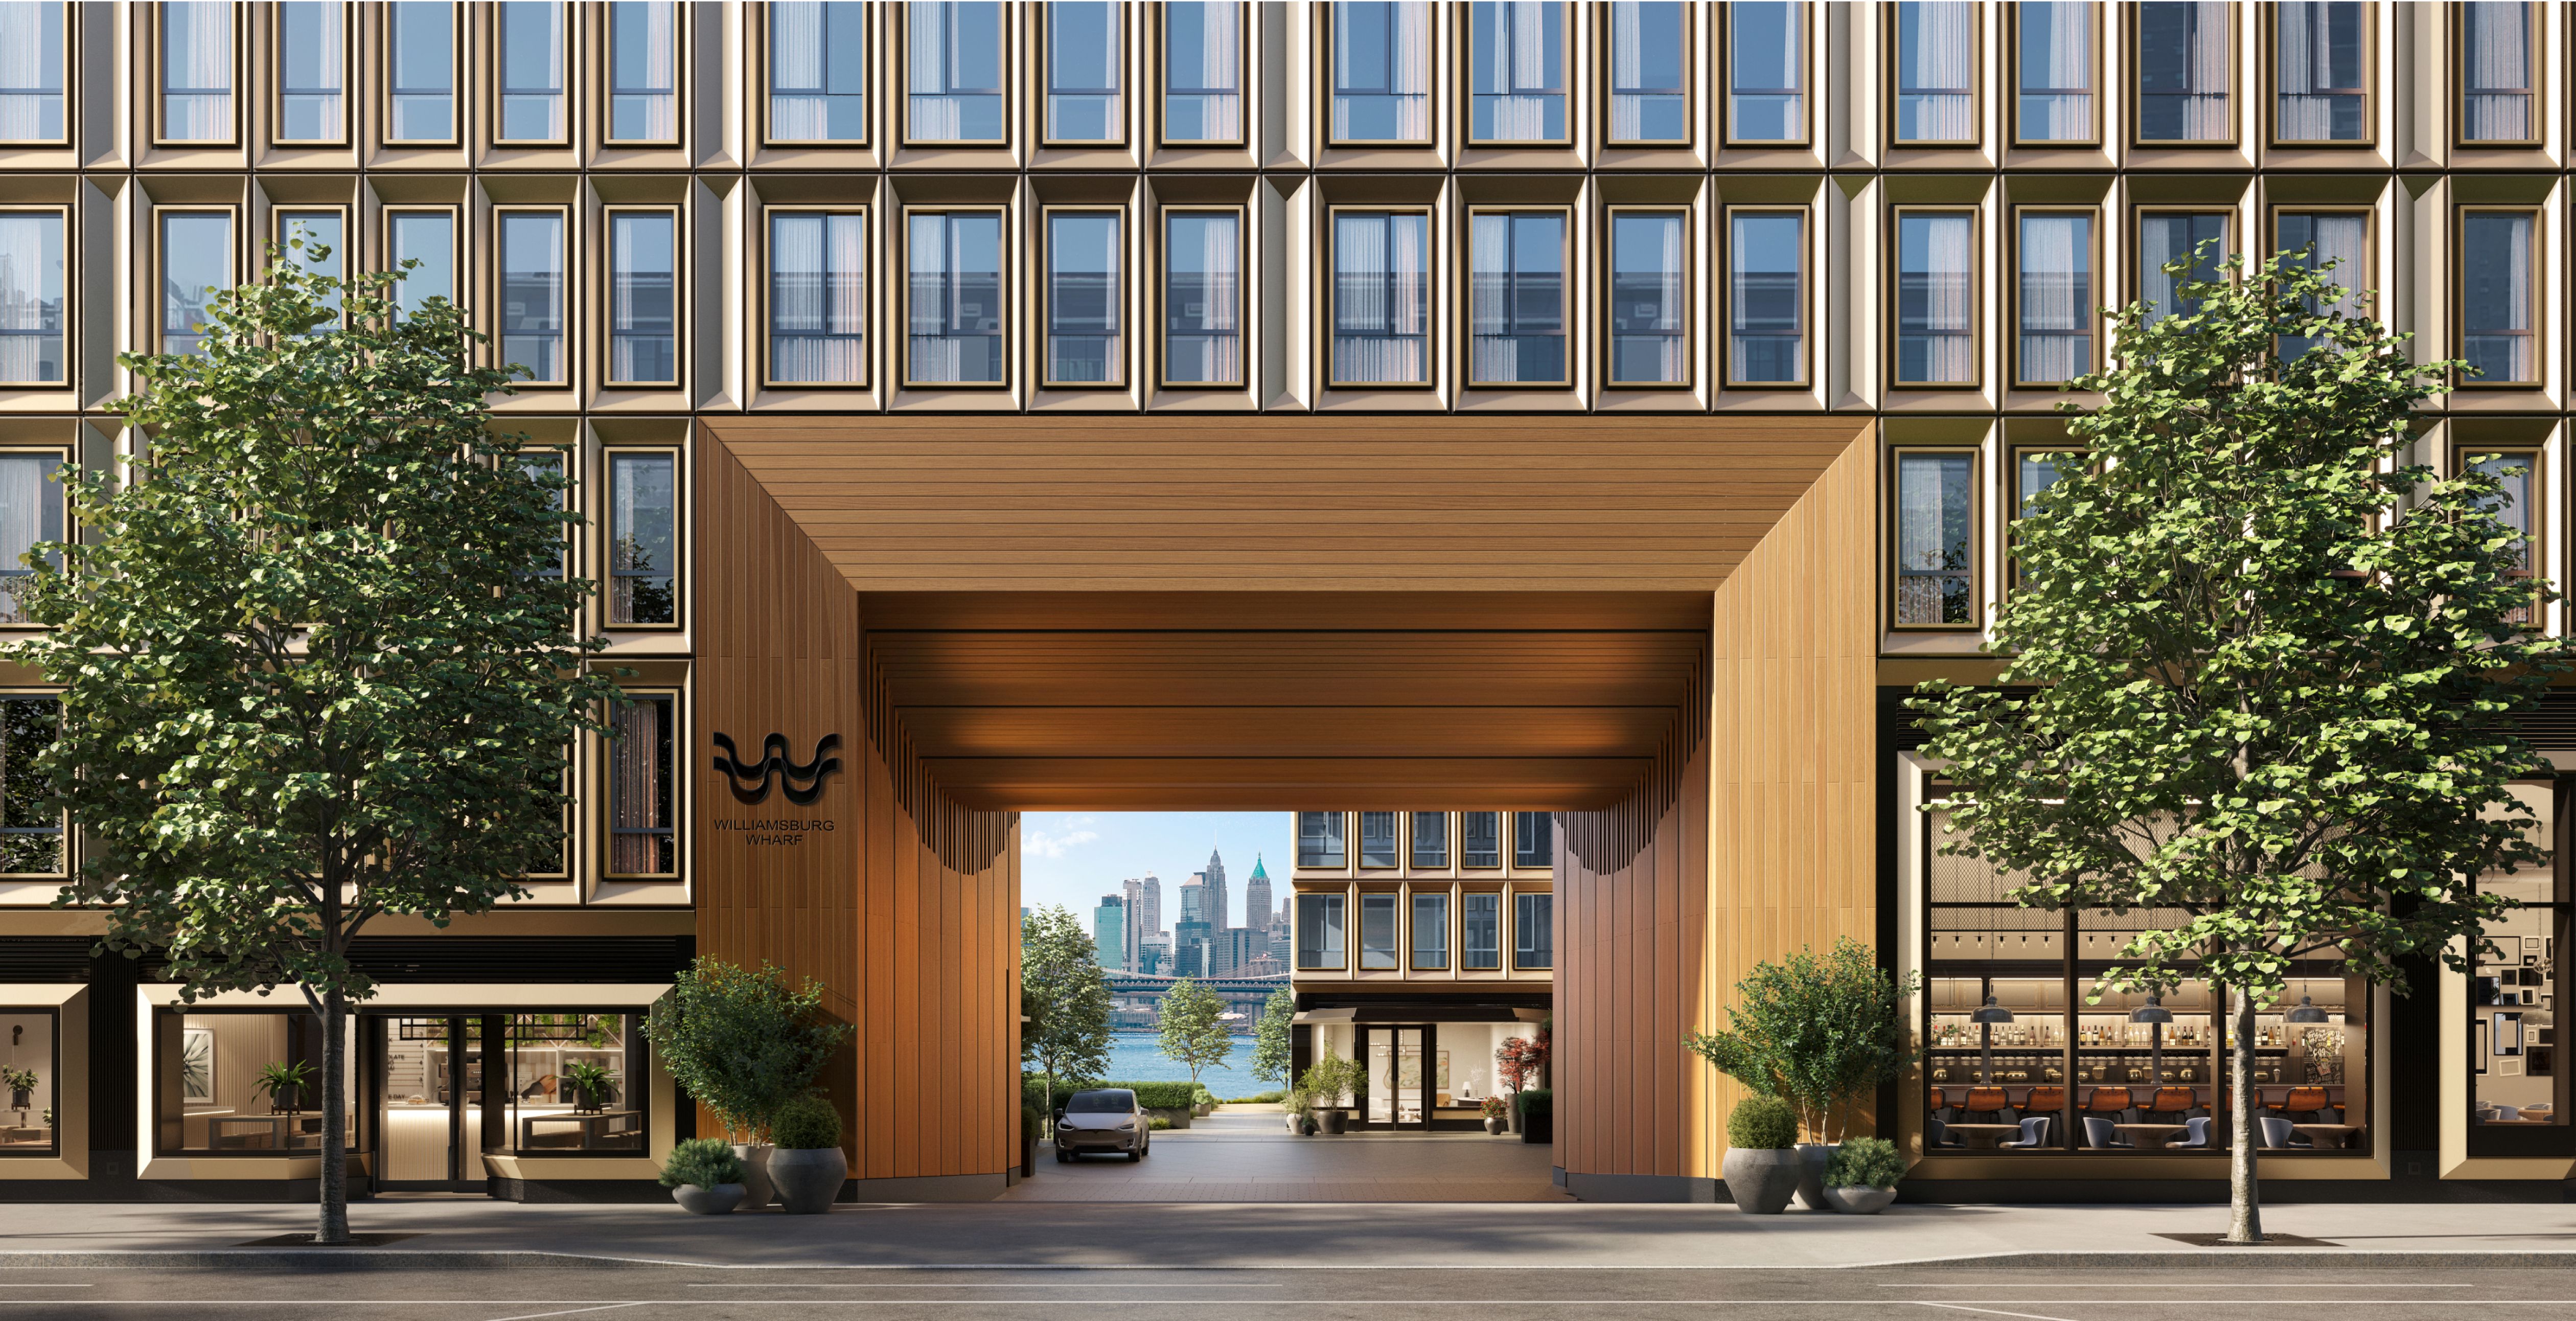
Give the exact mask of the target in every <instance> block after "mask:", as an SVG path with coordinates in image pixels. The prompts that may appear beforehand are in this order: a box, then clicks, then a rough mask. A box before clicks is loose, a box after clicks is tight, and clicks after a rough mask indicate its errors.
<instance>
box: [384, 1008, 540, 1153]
mask: <svg viewBox="0 0 2576 1321" xmlns="http://www.w3.org/2000/svg"><path fill="white" fill-rule="evenodd" d="M368 1023H369V1036H368V1040H369V1047H370V1053H371V1054H373V1055H374V1057H375V1064H376V1070H375V1082H376V1099H377V1103H376V1115H377V1124H376V1134H375V1136H376V1141H375V1158H376V1180H377V1186H378V1187H381V1188H390V1189H414V1190H427V1189H455V1190H460V1191H475V1192H479V1191H482V1190H483V1188H484V1187H485V1179H486V1174H485V1170H484V1165H483V1158H482V1153H484V1152H486V1151H496V1150H499V1149H500V1148H499V1146H498V1145H497V1143H498V1142H499V1141H500V1140H501V1138H500V1135H499V1133H498V1130H499V1129H500V1128H501V1127H502V1125H500V1124H497V1123H496V1124H494V1125H492V1128H493V1130H494V1131H493V1132H489V1133H487V1131H486V1125H485V1116H486V1115H490V1116H492V1117H494V1118H495V1119H499V1118H502V1107H503V1106H504V1105H506V1101H504V1100H503V1099H502V1098H500V1097H491V1096H487V1095H486V1091H487V1089H492V1088H498V1087H503V1086H506V1077H505V1074H504V1072H503V1071H502V1070H498V1069H494V1070H487V1069H485V1067H484V1061H485V1060H487V1059H505V1058H507V1056H506V1053H505V1052H503V1051H501V1050H499V1049H497V1047H498V1044H499V1041H500V1038H501V1034H502V1033H503V1032H504V1031H505V1030H506V1023H507V1020H506V1019H502V1018H499V1017H465V1016H462V1015H451V1016H440V1017H411V1018H395V1017H372V1018H370V1019H369V1020H368Z"/></svg>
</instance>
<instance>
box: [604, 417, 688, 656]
mask: <svg viewBox="0 0 2576 1321" xmlns="http://www.w3.org/2000/svg"><path fill="white" fill-rule="evenodd" d="M608 501H609V506H608V622H609V623H611V624H677V623H679V622H680V593H679V579H678V577H677V576H676V567H677V565H678V564H679V562H680V456H679V454H678V452H676V451H673V450H612V451H610V452H609V455H608Z"/></svg>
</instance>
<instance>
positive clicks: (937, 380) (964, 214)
mask: <svg viewBox="0 0 2576 1321" xmlns="http://www.w3.org/2000/svg"><path fill="white" fill-rule="evenodd" d="M905 226H906V229H907V238H906V242H905V245H904V246H905V248H906V250H907V251H906V254H905V255H906V260H908V261H909V262H910V264H911V265H910V273H911V286H910V289H909V294H908V296H909V298H910V300H911V306H910V307H909V308H907V309H906V316H907V319H908V320H909V322H910V325H909V327H908V333H907V335H906V338H905V342H904V362H905V363H906V364H907V367H906V374H907V375H908V376H909V377H910V378H911V379H912V380H913V381H916V382H920V383H923V384H961V385H999V384H1001V383H1002V381H1003V379H1004V378H1003V374H1002V368H1003V356H1002V355H1003V347H1002V313H1003V307H1002V217H1001V216H1000V215H999V214H998V213H996V212H991V211H916V212H913V213H912V214H911V215H910V216H909V217H907V218H906V220H905Z"/></svg>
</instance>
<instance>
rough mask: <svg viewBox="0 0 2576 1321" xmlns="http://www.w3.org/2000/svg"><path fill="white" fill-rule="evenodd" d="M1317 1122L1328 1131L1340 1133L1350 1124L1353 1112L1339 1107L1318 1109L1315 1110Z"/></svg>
mask: <svg viewBox="0 0 2576 1321" xmlns="http://www.w3.org/2000/svg"><path fill="white" fill-rule="evenodd" d="M1315 1122H1316V1123H1317V1124H1319V1125H1322V1127H1323V1130H1324V1131H1325V1132H1327V1133H1339V1132H1341V1131H1342V1130H1343V1129H1345V1128H1348V1127H1349V1126H1350V1122H1351V1112H1350V1111H1348V1110H1343V1109H1339V1108H1333V1109H1327V1110H1318V1111H1316V1112H1315Z"/></svg>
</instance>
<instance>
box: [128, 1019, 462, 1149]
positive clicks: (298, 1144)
mask: <svg viewBox="0 0 2576 1321" xmlns="http://www.w3.org/2000/svg"><path fill="white" fill-rule="evenodd" d="M356 1019H357V1015H355V1014H352V1015H350V1016H349V1027H350V1031H351V1035H353V1036H354V1035H355V1032H356V1027H357V1024H356ZM152 1037H153V1050H152V1063H151V1065H150V1068H151V1070H152V1073H153V1075H154V1076H153V1077H152V1079H151V1083H152V1095H153V1097H154V1098H155V1099H154V1105H153V1110H154V1125H153V1127H154V1129H155V1130H156V1131H155V1133H154V1137H153V1141H154V1145H155V1146H156V1147H157V1148H158V1149H159V1151H160V1152H162V1153H164V1154H167V1153H174V1152H186V1153H188V1154H190V1155H217V1156H226V1155H245V1156H275V1155H276V1154H278V1153H279V1152H281V1151H297V1150H301V1151H306V1152H311V1151H316V1150H319V1149H320V1148H321V1146H322V1115H321V1113H320V1111H321V1109H322V1077H321V1072H322V1040H323V1038H322V1020H321V1019H320V1018H319V1017H318V1016H316V1015H314V1014H312V1013H309V1012H307V1011H305V1010H303V1009H300V1008H299V1009H297V1010H296V1011H295V1012H293V1013H271V1014H254V1013H237V1012H229V1011H226V1012H202V1011H192V1010H177V1009H165V1010H160V1011H157V1012H155V1013H154V1014H153V1015H152ZM357 1057H358V1053H357V1052H356V1051H354V1050H344V1051H343V1052H342V1053H341V1056H340V1058H341V1060H342V1061H343V1063H344V1065H345V1066H346V1068H347V1069H348V1071H349V1072H348V1073H344V1074H343V1081H342V1085H341V1096H342V1098H343V1101H344V1103H346V1104H352V1105H354V1103H355V1102H356V1101H357V1098H358V1090H357V1088H356V1087H355V1086H354V1085H352V1083H353V1079H352V1078H351V1076H350V1075H351V1074H354V1073H355V1071H356V1067H357ZM271 1065H285V1066H287V1067H289V1068H293V1069H298V1070H299V1071H300V1074H301V1076H302V1077H303V1078H304V1079H305V1081H304V1083H303V1084H302V1085H300V1086H293V1085H285V1084H283V1083H282V1082H281V1083H280V1084H279V1085H277V1086H274V1087H272V1086H271V1085H270V1082H269V1080H268V1079H267V1078H264V1077H262V1076H261V1075H262V1074H263V1072H264V1071H266V1070H267V1069H268V1067H269V1066H271ZM405 1094H406V1095H408V1094H409V1093H405ZM349 1117H350V1116H349V1115H348V1114H346V1113H345V1112H344V1113H343V1115H342V1119H343V1121H344V1122H345V1121H346V1120H347V1119H348V1118H349ZM438 1128H439V1133H440V1135H441V1137H442V1139H443V1138H444V1136H445V1133H446V1128H447V1121H446V1118H445V1116H444V1114H442V1115H441V1117H440V1119H439V1125H438ZM347 1131H348V1132H349V1134H350V1136H351V1141H350V1146H351V1147H352V1149H355V1148H356V1147H357V1145H358V1144H357V1141H356V1129H355V1128H354V1127H352V1128H350V1129H348V1130H347ZM440 1177H442V1178H444V1177H446V1176H445V1175H443V1174H442V1175H441V1176H440Z"/></svg>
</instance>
